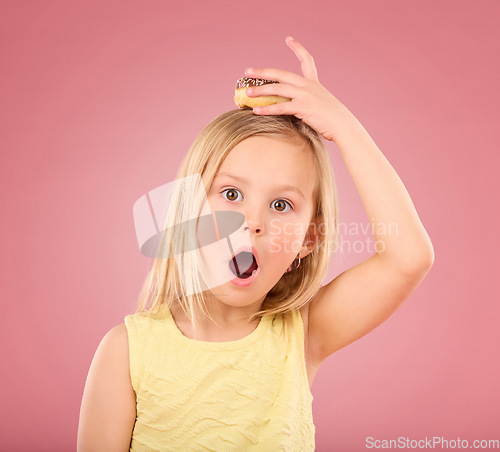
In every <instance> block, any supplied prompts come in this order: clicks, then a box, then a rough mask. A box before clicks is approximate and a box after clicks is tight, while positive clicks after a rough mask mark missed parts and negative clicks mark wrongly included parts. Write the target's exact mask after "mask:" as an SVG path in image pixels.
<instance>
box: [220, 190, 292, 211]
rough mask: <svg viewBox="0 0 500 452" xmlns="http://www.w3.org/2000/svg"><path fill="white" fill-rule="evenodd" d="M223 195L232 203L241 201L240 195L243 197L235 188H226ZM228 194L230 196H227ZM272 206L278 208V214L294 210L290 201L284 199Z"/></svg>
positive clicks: (273, 203) (276, 201)
mask: <svg viewBox="0 0 500 452" xmlns="http://www.w3.org/2000/svg"><path fill="white" fill-rule="evenodd" d="M222 194H223V196H224V197H225V198H226V199H227V200H228V201H231V202H233V201H241V199H238V194H240V195H241V193H240V192H239V191H238V190H236V189H235V188H226V189H225V190H223V191H222ZM226 194H227V195H228V196H226ZM272 205H274V206H275V207H276V211H277V212H290V211H291V210H293V207H292V205H291V204H290V203H289V202H288V201H285V200H284V199H277V200H275V201H273V202H272ZM287 205H288V207H289V209H288V210H285V209H286V207H287Z"/></svg>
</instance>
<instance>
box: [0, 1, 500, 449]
mask: <svg viewBox="0 0 500 452" xmlns="http://www.w3.org/2000/svg"><path fill="white" fill-rule="evenodd" d="M247 6H248V5H246V4H245V5H242V4H237V3H234V2H229V1H225V2H222V1H220V2H207V3H202V2H199V3H192V4H190V2H181V3H179V2H171V3H169V2H165V1H149V2H116V3H115V2H110V1H87V2H80V3H79V4H77V3H75V2H64V1H46V2H36V1H31V2H7V3H5V4H4V5H3V8H2V9H3V12H2V16H1V19H0V21H1V22H0V23H1V34H2V39H1V43H0V45H1V55H2V79H3V81H2V84H1V88H0V90H1V100H0V109H1V140H2V141H1V165H0V172H1V178H0V183H1V188H2V190H1V197H2V199H1V202H2V204H1V205H2V211H3V213H2V222H1V228H2V231H1V240H2V244H1V245H2V253H1V265H2V271H1V283H2V285H1V287H2V290H3V292H4V293H3V300H4V301H3V304H2V305H3V309H2V310H3V315H2V328H1V334H2V346H3V353H2V355H3V356H2V368H3V371H2V377H1V378H2V382H1V387H2V390H3V395H2V406H3V409H2V410H1V414H0V416H1V421H2V422H1V425H2V435H1V437H2V448H3V449H4V450H10V451H14V450H19V451H21V450H23V451H24V450H38V451H43V450H47V451H59V450H60V451H65V450H74V448H75V445H76V433H77V425H78V416H79V409H80V402H81V397H82V391H83V388H84V384H85V379H86V375H87V371H88V368H89V365H90V362H91V360H92V357H93V354H94V352H95V350H96V348H97V346H98V344H99V342H100V340H101V339H102V337H103V336H104V334H105V333H106V332H107V331H108V330H109V329H110V328H112V327H113V326H115V325H117V324H119V323H122V322H123V317H124V316H125V315H127V314H129V313H132V312H134V303H135V297H136V296H137V294H138V291H139V288H140V286H141V284H142V282H143V279H144V277H145V275H146V270H147V265H148V258H146V257H144V256H142V255H141V254H140V252H139V248H138V245H137V241H136V236H135V230H134V224H133V217H132V206H133V203H134V202H135V201H136V200H137V199H138V198H139V197H140V196H142V195H143V194H144V193H146V192H147V191H149V190H151V189H153V188H155V187H158V186H160V185H162V184H164V183H166V182H169V181H172V180H173V179H174V178H175V174H176V171H177V168H178V166H179V164H180V162H181V159H182V158H183V156H184V155H185V153H186V151H187V149H188V147H189V146H190V144H191V143H192V141H193V140H194V138H195V136H196V135H197V133H198V132H199V131H200V130H201V129H202V127H203V126H205V125H206V124H207V123H208V122H209V121H210V120H211V119H213V118H214V117H215V116H217V115H218V114H220V113H222V112H224V111H226V110H229V109H233V108H236V107H235V106H234V104H233V99H232V96H233V88H234V83H235V81H236V79H238V78H239V77H241V76H243V71H244V69H245V68H246V67H251V66H255V67H280V68H284V69H288V70H292V71H294V72H299V71H300V66H299V63H298V61H296V59H295V56H294V55H293V53H292V52H291V50H290V49H289V48H288V47H287V46H286V44H285V37H286V36H287V35H288V34H290V35H292V36H293V37H295V38H296V39H298V40H299V41H301V42H302V43H303V44H304V45H305V47H306V48H307V49H308V50H309V51H310V52H311V53H312V55H313V56H314V58H315V62H316V66H317V68H318V73H319V78H320V81H321V82H322V83H323V84H324V85H325V86H326V87H327V88H329V89H330V90H331V91H332V93H333V94H334V95H336V96H337V97H338V98H339V99H340V100H341V101H342V102H343V103H344V104H345V105H346V106H347V107H348V108H349V109H350V110H351V111H352V112H353V113H354V114H355V115H356V117H357V118H359V119H360V121H361V122H362V123H363V125H364V126H365V127H366V129H367V130H368V131H369V132H370V134H371V135H372V137H373V138H374V140H375V142H376V143H377V144H378V146H379V147H380V149H381V150H382V152H383V153H384V154H385V156H386V157H387V158H388V159H389V161H390V162H391V163H392V165H393V166H394V168H395V169H396V171H397V172H398V174H399V176H400V177H401V179H402V180H403V182H404V184H405V186H406V187H407V189H408V191H409V193H410V195H411V197H412V199H413V202H414V204H415V206H416V208H417V211H418V213H419V215H420V218H421V220H422V222H423V224H424V226H425V227H426V230H427V231H428V233H429V235H430V237H431V240H432V242H433V244H434V249H435V254H436V260H435V263H434V266H433V268H432V270H431V271H430V273H429V274H428V276H427V278H426V279H425V280H424V282H423V283H422V284H421V285H420V286H419V287H418V288H417V290H416V291H415V292H414V293H413V294H412V295H411V296H410V298H409V299H408V300H407V301H406V302H405V303H404V305H403V306H402V307H401V308H400V309H399V310H398V311H397V312H396V313H395V314H394V315H393V316H392V317H391V318H390V319H389V320H388V321H386V322H385V323H384V324H383V325H381V326H380V327H379V328H377V329H376V330H374V331H373V332H372V333H370V334H369V335H367V336H365V337H364V338H362V339H360V340H359V341H357V342H355V343H353V344H351V345H350V346H348V347H346V348H344V349H342V350H340V351H339V352H337V353H335V354H334V355H332V356H331V357H330V358H329V359H328V360H327V361H326V362H325V363H324V364H323V365H322V367H321V368H320V370H319V373H318V374H317V376H316V378H315V380H314V384H313V388H312V392H313V395H314V405H313V410H314V419H315V424H316V428H317V433H316V442H317V450H318V451H331V450H339V451H358V450H366V448H365V441H366V438H367V437H373V438H375V439H395V438H398V437H408V438H410V439H415V440H418V439H422V438H425V437H434V436H439V437H444V438H446V439H449V440H452V439H457V438H461V439H467V440H469V441H473V440H475V439H493V438H496V439H500V428H499V423H498V419H500V394H499V390H498V381H499V376H500V364H499V363H500V360H499V359H498V347H499V345H500V334H499V330H498V321H499V315H500V306H499V300H500V297H499V295H500V294H499V290H498V278H497V277H496V271H497V270H498V252H499V240H498V235H497V231H496V228H495V226H496V224H497V222H498V221H499V220H500V216H499V213H498V193H500V191H499V186H498V174H497V173H498V169H499V163H500V158H499V153H498V144H497V143H498V141H497V134H498V122H499V119H500V118H499V113H498V111H499V100H500V99H499V95H498V86H497V85H498V84H497V82H498V73H499V70H500V65H499V64H498V54H499V53H500V46H499V42H500V39H499V38H500V33H499V32H498V27H497V25H498V24H497V18H498V15H499V13H500V6H499V5H498V3H497V2H495V1H482V2H477V3H473V2H471V1H442V2H432V1H418V2H417V1H415V2H400V1H396V0H393V1H377V2H373V1H364V2H360V1H352V0H350V1H347V0H343V1H333V2H326V1H325V2H317V1H309V2H307V3H306V4H299V3H293V2H287V1H279V2H267V3H265V4H254V5H250V6H251V7H250V6H248V7H247ZM329 151H330V154H331V158H332V160H333V162H334V169H335V172H336V177H337V184H338V191H339V196H340V214H341V219H340V220H341V222H344V223H346V224H350V223H355V224H358V225H359V224H363V225H366V224H367V222H368V219H367V217H366V214H365V211H364V208H363V205H362V204H361V201H360V199H359V196H358V194H357V192H356V189H355V186H354V183H353V181H352V180H351V178H350V176H349V174H348V172H347V169H346V167H345V165H344V163H343V160H342V158H341V156H340V154H339V152H338V149H337V147H336V145H335V144H333V143H329ZM359 239H363V237H355V236H352V235H348V236H345V237H344V241H347V242H348V241H351V242H353V241H355V240H359ZM370 254H371V253H369V252H366V251H364V252H363V251H362V252H356V251H353V250H351V251H349V250H348V249H344V250H343V253H342V255H341V256H340V257H339V258H338V259H336V260H335V261H334V262H332V265H331V268H330V272H329V275H328V278H327V281H325V282H328V281H330V280H331V279H332V278H333V277H335V276H336V275H338V274H339V273H341V272H342V271H344V270H346V269H347V268H349V267H351V266H352V265H355V264H356V263H358V262H361V261H362V260H364V259H366V258H367V257H369V255H370Z"/></svg>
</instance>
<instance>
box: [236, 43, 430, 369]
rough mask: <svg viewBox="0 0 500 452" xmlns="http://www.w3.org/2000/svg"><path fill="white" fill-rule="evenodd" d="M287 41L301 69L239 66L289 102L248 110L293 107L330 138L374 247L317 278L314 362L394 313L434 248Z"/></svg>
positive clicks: (371, 150) (393, 177) (310, 64)
mask: <svg viewBox="0 0 500 452" xmlns="http://www.w3.org/2000/svg"><path fill="white" fill-rule="evenodd" d="M287 44H288V45H289V47H290V48H291V49H292V50H293V51H294V52H295V54H296V56H297V58H298V59H299V61H300V63H301V69H302V73H303V77H301V76H300V75H298V74H294V73H292V72H289V71H285V70H281V69H248V70H247V71H245V74H246V75H247V76H249V77H257V78H263V79H266V80H275V81H278V82H279V83H273V84H267V85H262V86H259V87H254V88H252V89H248V90H247V92H246V93H247V95H249V96H272V95H276V96H281V97H287V98H289V99H291V102H283V103H279V104H276V105H270V106H266V107H259V108H254V109H253V111H254V113H255V114H263V115H275V114H277V115H280V114H290V115H295V116H297V117H298V118H300V119H302V120H303V121H304V122H306V123H307V124H309V125H310V126H311V127H312V128H314V129H315V130H316V131H317V132H319V133H320V134H321V135H322V136H323V137H324V138H325V139H327V140H330V141H334V142H336V144H337V146H338V147H339V149H340V152H341V154H342V157H343V159H344V162H345V164H346V166H347V168H348V170H349V172H350V174H351V176H352V178H353V181H354V183H355V185H356V188H357V190H358V193H359V195H360V197H361V200H362V202H363V205H364V207H365V210H366V213H367V215H368V219H369V221H370V222H371V223H372V227H373V226H375V227H374V228H373V232H374V236H375V239H376V241H377V245H378V248H377V251H376V254H374V255H373V256H371V257H370V258H368V259H366V260H365V261H363V262H361V263H360V264H358V265H356V266H354V267H352V268H350V269H349V270H347V271H345V272H343V273H342V274H340V275H339V276H337V277H336V278H335V279H334V280H333V281H331V282H330V283H328V284H326V285H325V286H323V287H322V288H321V290H320V292H319V294H318V295H317V296H316V298H315V299H314V300H312V301H311V302H310V304H309V315H308V327H309V328H308V329H309V332H308V341H309V350H310V353H311V355H312V356H310V359H311V361H313V362H314V363H315V364H317V365H318V364H319V363H320V362H322V361H323V360H324V359H325V358H326V357H328V356H329V355H331V354H332V353H334V352H335V351H337V350H339V349H340V348H342V347H345V346H346V345H348V344H350V343H351V342H353V341H355V340H357V339H359V338H360V337H362V336H364V335H365V334H367V333H368V332H370V331H371V330H373V329H374V328H375V327H377V326H378V325H380V324H381V323H382V322H384V321H385V320H386V319H387V318H388V317H389V316H390V315H391V314H393V313H394V312H395V311H396V310H397V309H398V307H399V306H400V305H401V304H402V303H403V301H404V300H405V299H407V298H408V296H409V295H410V294H411V293H412V292H413V291H414V290H415V288H416V287H417V286H418V285H419V283H420V282H421V281H422V279H423V278H424V277H425V275H426V274H427V272H428V271H429V269H430V268H431V266H432V264H433V262H434V250H433V247H432V243H431V241H430V239H429V236H428V235H427V232H426V231H425V229H424V227H423V225H422V223H421V221H420V219H419V217H418V215H417V212H416V210H415V207H414V205H413V203H412V201H411V198H410V195H409V194H408V192H407V191H406V188H405V186H404V185H403V183H402V181H401V179H400V178H399V176H398V175H397V173H396V171H395V170H394V168H393V167H392V166H391V164H390V163H389V162H388V161H387V159H386V158H385V156H384V155H383V154H382V152H381V151H380V149H379V148H378V147H377V145H376V144H375V143H374V141H373V140H372V139H371V137H370V136H369V134H368V132H367V131H366V130H365V129H364V127H363V126H362V125H361V123H360V122H359V121H358V120H357V119H356V118H355V116H354V115H353V114H352V113H351V112H350V111H349V110H348V109H347V108H346V107H345V106H344V105H343V104H342V103H341V102H340V101H339V100H338V99H337V98H336V97H335V96H333V94H331V93H330V92H329V91H328V90H327V89H326V88H325V87H323V86H322V85H321V84H320V82H319V80H318V77H317V72H316V67H315V65H314V61H313V58H312V56H311V55H310V54H309V52H308V51H307V50H306V49H305V48H304V47H303V46H302V45H301V44H300V43H299V42H297V41H296V40H294V39H291V38H290V37H287ZM384 230H385V231H387V233H386V234H384V233H382V232H384Z"/></svg>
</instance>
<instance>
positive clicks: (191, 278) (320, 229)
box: [136, 108, 338, 325]
mask: <svg viewBox="0 0 500 452" xmlns="http://www.w3.org/2000/svg"><path fill="white" fill-rule="evenodd" d="M263 135H265V136H270V137H275V138H279V139H282V140H290V141H292V142H295V143H300V144H302V145H305V147H306V148H307V149H309V150H310V152H311V153H312V156H313V159H314V166H315V169H316V174H317V184H316V187H315V189H314V193H313V197H314V200H313V201H314V210H313V215H312V218H311V223H315V224H314V227H316V235H317V242H316V246H315V247H314V249H313V251H311V252H310V253H309V254H308V255H307V256H306V257H305V258H303V259H302V260H301V263H300V266H299V267H298V268H297V269H295V270H293V271H291V272H286V273H285V274H283V276H282V277H281V279H280V280H279V281H278V282H277V283H276V285H275V286H274V287H273V288H272V289H271V290H270V291H269V292H268V294H267V295H266V297H265V299H264V301H263V303H262V306H261V310H260V311H259V312H257V313H256V314H253V315H252V316H251V317H250V318H249V319H248V322H249V323H250V322H251V321H252V320H254V319H255V318H257V317H262V316H264V315H268V314H269V315H274V316H276V315H282V316H283V318H284V319H285V318H286V317H288V316H286V314H288V313H289V312H291V311H293V310H295V309H298V308H301V307H302V306H304V305H305V304H307V303H308V302H309V301H311V300H312V299H313V298H314V296H315V295H316V294H317V293H318V291H319V290H320V289H321V285H322V282H323V278H324V277H325V274H326V272H327V270H328V266H329V263H330V258H331V256H332V255H333V251H334V250H335V249H336V248H337V241H338V205H337V190H336V186H335V180H334V175H333V168H332V165H331V161H330V157H329V155H328V151H327V148H326V146H325V143H324V141H323V139H322V138H321V136H320V135H319V134H318V133H317V132H316V131H315V130H314V129H312V128H311V127H309V126H308V125H307V124H305V123H304V122H303V121H302V120H300V119H298V118H296V117H295V116H291V115H280V116H278V115H269V116H264V115H262V116H260V115H255V114H254V113H253V111H252V110H251V109H248V108H245V109H238V110H231V111H228V112H225V113H223V114H221V115H219V116H218V117H216V118H215V119H214V120H213V121H211V122H210V123H209V124H208V125H207V126H205V128H204V129H203V130H202V131H201V133H200V134H199V135H198V137H197V138H196V139H195V140H194V142H193V144H192V145H191V147H190V149H189V151H188V153H187V155H186V157H185V158H184V161H183V162H182V164H181V166H180V168H179V170H178V173H177V176H176V180H180V179H182V178H187V177H188V176H191V175H195V174H200V175H201V180H202V182H203V184H204V187H206V189H207V191H206V192H207V193H208V191H209V190H210V187H211V185H212V181H213V179H214V177H215V176H216V174H217V171H218V168H219V167H220V165H221V164H222V162H223V161H224V159H225V158H226V157H227V155H228V154H229V152H231V150H232V149H233V148H234V147H235V146H236V145H237V144H238V143H240V142H241V141H243V140H244V139H246V138H249V137H252V136H263ZM197 193H199V191H198V192H197V191H196V188H194V187H192V188H188V189H187V190H186V189H178V190H177V191H175V193H174V194H173V195H172V200H171V201H170V207H169V212H170V215H171V217H170V221H171V223H169V224H181V223H182V222H183V221H186V219H189V218H197V216H198V215H199V213H200V210H201V205H202V202H203V200H202V199H199V196H197ZM165 235H166V234H165ZM306 239H307V236H306ZM168 240H169V242H170V244H171V243H179V244H181V245H179V246H181V247H182V246H183V244H186V246H187V242H186V241H187V240H188V237H187V234H185V231H182V232H179V234H178V236H177V237H175V238H172V237H170V238H168ZM162 243H163V245H165V239H164V241H163V242H162ZM163 249H164V248H161V250H160V252H161V251H162V250H163ZM185 249H188V248H185ZM195 252H196V251H195ZM167 254H168V253H167ZM186 254H190V253H186ZM172 257H173V256H170V257H169V258H158V257H157V258H156V259H155V260H154V263H153V266H152V268H150V269H149V271H148V275H147V277H146V280H145V281H144V283H143V286H142V288H141V290H140V292H139V296H138V307H137V310H136V312H137V313H143V314H145V315H151V316H155V315H157V314H158V312H159V311H160V310H161V309H170V307H171V306H172V305H173V304H174V303H179V304H180V306H181V308H182V309H183V310H184V312H185V313H186V314H187V315H188V317H189V318H191V322H192V323H194V324H195V325H196V323H197V322H196V320H195V319H194V318H193V315H192V313H193V312H197V311H198V310H199V309H201V311H202V312H204V314H205V315H206V316H208V317H209V318H210V319H211V320H212V321H214V320H213V319H212V317H211V316H210V315H209V313H208V312H207V311H206V306H205V299H204V297H203V295H202V292H203V290H202V287H201V281H200V279H199V273H198V272H199V271H201V272H202V274H203V272H204V270H205V269H206V267H204V266H203V264H202V260H201V259H199V255H197V257H190V256H183V255H182V253H181V255H180V256H179V257H178V258H177V257H176V259H180V260H178V264H179V263H181V265H182V268H186V269H187V272H186V273H187V284H191V285H192V287H193V288H194V289H195V290H193V291H191V294H188V293H186V290H185V288H184V287H183V284H181V280H180V277H179V272H178V268H177V267H176V263H175V261H174V259H172ZM200 264H201V267H202V268H201V269H200ZM185 283H186V281H185ZM214 322H215V321H214ZM215 323H216V322H215ZM284 324H285V322H284Z"/></svg>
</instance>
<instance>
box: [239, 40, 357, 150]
mask: <svg viewBox="0 0 500 452" xmlns="http://www.w3.org/2000/svg"><path fill="white" fill-rule="evenodd" d="M286 43H287V44H288V46H289V47H290V48H291V49H292V50H293V51H294V52H295V55H296V56H297V58H298V59H299V61H300V63H301V69H302V74H303V75H304V76H303V77H301V76H300V75H297V74H294V73H293V72H289V71H285V70H282V69H247V70H246V71H245V75H246V76H247V77H253V78H262V79H265V80H275V81H278V82H279V83H271V84H267V85H262V86H255V87H252V88H248V89H247V91H246V94H247V95H248V96H249V97H257V96H273V95H274V96H281V97H287V98H289V99H292V101H291V102H282V103H279V104H274V105H268V106H267V107H255V108H254V109H253V112H254V113H255V114H258V115H294V116H296V117H297V118H299V119H302V120H303V121H304V122H305V123H306V124H308V125H310V126H311V127H312V128H313V129H314V130H316V131H317V132H318V133H320V134H321V135H322V136H323V137H324V138H325V139H327V140H329V141H336V139H337V138H338V136H339V134H340V133H342V131H343V130H346V129H347V127H348V126H349V125H354V124H356V123H358V120H357V119H356V118H355V116H354V115H353V114H352V113H351V112H350V111H349V110H348V109H347V108H346V107H345V106H344V105H343V104H342V103H341V102H340V101H339V100H338V99H337V98H336V97H335V96H334V95H333V94H331V93H330V92H329V91H328V90H327V89H326V88H325V87H324V86H322V85H321V83H320V82H319V80H318V74H317V72H316V66H315V65H314V61H313V57H312V56H311V55H310V54H309V52H308V51H307V50H306V49H305V48H304V47H303V46H302V44H300V43H299V42H298V41H296V40H295V39H293V38H292V37H291V36H287V38H286Z"/></svg>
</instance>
